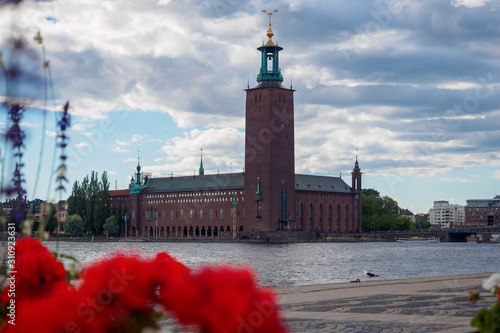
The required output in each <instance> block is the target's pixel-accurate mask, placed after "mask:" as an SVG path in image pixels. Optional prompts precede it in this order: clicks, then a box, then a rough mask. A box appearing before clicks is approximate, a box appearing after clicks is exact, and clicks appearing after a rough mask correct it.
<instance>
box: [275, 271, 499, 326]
mask: <svg viewBox="0 0 500 333" xmlns="http://www.w3.org/2000/svg"><path fill="white" fill-rule="evenodd" d="M490 275H491V274H490V273H481V274H469V275H456V276H442V277H429V278H415V279H404V280H385V281H382V280H378V281H377V280H376V278H374V279H372V280H368V279H366V280H363V281H361V282H358V283H338V284H325V285H309V286H293V287H280V288H276V292H277V294H278V296H279V302H280V304H281V306H282V309H283V310H284V316H285V318H286V320H287V322H288V323H289V325H290V329H291V331H292V332H344V333H347V332H368V333H370V332H374V333H375V332H376V333H380V332H387V333H390V332H405V333H414V332H415V333H416V332H419V333H424V332H439V333H452V332H453V333H460V332H475V330H474V329H473V328H472V327H470V320H471V319H472V318H473V317H474V316H475V315H476V313H477V311H478V310H479V308H480V307H481V304H479V303H478V304H475V305H472V304H471V303H468V302H467V300H468V291H469V290H480V288H481V285H482V281H483V279H485V278H488V277H489V276H490ZM487 295H488V293H487V292H484V293H482V296H486V298H488V301H489V302H490V303H493V302H494V301H495V299H494V298H493V296H487Z"/></svg>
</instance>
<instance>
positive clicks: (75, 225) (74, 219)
mask: <svg viewBox="0 0 500 333" xmlns="http://www.w3.org/2000/svg"><path fill="white" fill-rule="evenodd" d="M83 224H84V222H83V219H82V218H81V216H80V215H77V214H73V215H70V216H68V217H67V218H66V220H64V231H65V232H66V233H67V234H70V235H73V236H79V235H81V234H82V233H83Z"/></svg>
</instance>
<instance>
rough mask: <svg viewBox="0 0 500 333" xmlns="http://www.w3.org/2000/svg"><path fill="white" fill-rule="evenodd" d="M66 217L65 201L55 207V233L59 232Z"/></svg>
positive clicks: (66, 207) (66, 204)
mask: <svg viewBox="0 0 500 333" xmlns="http://www.w3.org/2000/svg"><path fill="white" fill-rule="evenodd" d="M67 217H68V203H67V202H66V201H62V202H59V204H58V205H57V227H56V230H55V231H56V232H60V230H61V224H62V223H63V222H64V221H65V220H66V218H67Z"/></svg>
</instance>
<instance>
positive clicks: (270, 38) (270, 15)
mask: <svg viewBox="0 0 500 333" xmlns="http://www.w3.org/2000/svg"><path fill="white" fill-rule="evenodd" d="M262 12H263V13H264V14H266V13H267V15H268V16H269V29H267V33H266V35H267V37H269V40H268V41H267V43H266V44H264V43H263V45H264V46H278V43H276V44H274V42H273V40H272V38H273V36H274V31H273V29H271V17H272V16H273V15H274V14H276V13H277V12H278V10H277V9H275V10H273V11H272V12H271V11H269V12H268V11H267V10H265V9H263V10H262Z"/></svg>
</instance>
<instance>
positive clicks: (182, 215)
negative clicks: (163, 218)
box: [181, 208, 184, 221]
mask: <svg viewBox="0 0 500 333" xmlns="http://www.w3.org/2000/svg"><path fill="white" fill-rule="evenodd" d="M182 220H184V209H182V208H181V221H182Z"/></svg>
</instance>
